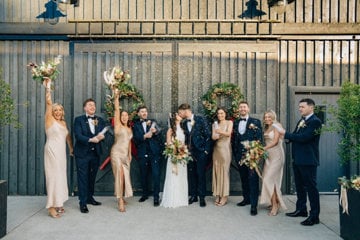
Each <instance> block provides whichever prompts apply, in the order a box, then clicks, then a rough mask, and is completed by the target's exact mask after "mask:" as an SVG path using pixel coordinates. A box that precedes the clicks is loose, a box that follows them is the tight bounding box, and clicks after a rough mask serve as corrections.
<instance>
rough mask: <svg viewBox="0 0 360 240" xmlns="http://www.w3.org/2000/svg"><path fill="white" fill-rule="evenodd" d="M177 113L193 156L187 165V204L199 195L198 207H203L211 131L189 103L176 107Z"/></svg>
mask: <svg viewBox="0 0 360 240" xmlns="http://www.w3.org/2000/svg"><path fill="white" fill-rule="evenodd" d="M178 114H179V116H180V117H181V118H183V119H184V121H182V123H181V124H182V128H183V129H184V133H185V144H186V145H187V147H188V149H189V151H190V153H191V157H192V158H193V161H190V162H189V163H188V166H187V167H188V168H187V169H188V179H189V192H190V198H189V204H192V203H193V202H197V201H198V196H199V198H200V207H205V206H206V202H205V195H206V165H207V163H208V160H209V153H210V147H211V138H210V137H211V132H210V129H209V126H208V124H207V122H206V121H205V119H204V118H203V117H201V116H197V115H194V114H193V113H192V111H191V107H190V105H189V104H187V103H183V104H181V105H180V106H179V108H178Z"/></svg>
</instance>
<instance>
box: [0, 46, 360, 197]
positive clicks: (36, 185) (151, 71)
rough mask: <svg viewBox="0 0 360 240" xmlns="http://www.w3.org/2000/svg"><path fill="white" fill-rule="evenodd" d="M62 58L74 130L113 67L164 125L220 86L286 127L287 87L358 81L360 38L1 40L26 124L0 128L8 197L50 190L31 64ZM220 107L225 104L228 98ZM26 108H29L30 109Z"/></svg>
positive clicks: (58, 88)
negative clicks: (126, 75)
mask: <svg viewBox="0 0 360 240" xmlns="http://www.w3.org/2000/svg"><path fill="white" fill-rule="evenodd" d="M58 54H61V55H63V61H62V63H61V65H60V66H59V70H60V72H61V73H60V75H59V77H58V79H57V80H56V81H55V91H54V93H53V98H54V101H56V102H59V103H62V104H63V105H64V107H65V110H66V120H67V123H68V126H69V128H70V129H72V123H73V118H74V116H76V115H79V114H82V102H83V100H84V99H86V98H87V97H93V98H95V100H96V101H97V103H98V109H99V112H103V110H104V109H103V107H102V106H103V103H104V99H105V95H106V93H107V90H106V87H105V86H104V83H103V80H102V73H103V71H104V70H106V69H108V68H110V67H112V66H114V65H119V66H121V67H123V68H124V69H128V70H130V72H131V75H132V78H131V80H130V82H131V83H133V84H134V85H135V86H136V87H137V88H138V89H139V90H140V91H141V93H142V94H143V95H144V98H145V102H146V104H147V105H148V106H149V110H150V114H151V116H152V117H154V118H156V119H159V120H160V122H161V124H162V125H163V126H166V118H167V113H168V112H170V111H173V110H175V109H176V107H177V106H178V104H179V103H182V102H189V103H190V104H191V105H192V106H193V108H194V112H202V106H201V101H200V98H201V96H202V95H203V94H204V93H205V92H206V91H207V90H208V89H209V87H210V86H211V85H213V84H215V83H219V82H231V83H235V84H238V85H239V87H240V88H241V90H242V93H243V94H244V95H245V97H246V99H248V100H249V102H250V105H251V111H252V112H253V113H255V115H256V116H258V117H261V115H262V113H263V112H264V111H265V110H266V109H268V108H272V109H274V110H275V111H276V112H278V113H279V115H280V116H279V117H280V121H281V122H282V123H283V124H284V125H286V123H287V121H288V117H289V116H288V109H287V108H288V102H289V96H288V87H289V86H314V87H339V86H341V84H342V83H343V82H344V81H347V80H350V81H351V82H354V83H358V84H359V83H360V80H359V79H360V76H359V70H360V69H359V61H360V42H359V40H281V41H259V42H256V41H236V42H234V41H220V40H219V41H217V42H214V41H196V42H195V41H191V42H189V41H181V42H178V41H175V40H174V41H163V42H161V41H157V42H144V41H126V42H121V41H114V42H92V43H88V42H86V43H85V42H84V43H82V42H75V43H74V42H70V43H69V42H63V41H0V66H1V67H2V69H3V71H2V75H1V78H2V79H4V80H5V81H6V82H8V83H9V84H10V86H11V88H12V91H13V97H14V99H15V102H16V103H17V105H16V113H17V114H18V115H19V120H20V122H21V123H22V124H23V128H21V129H20V130H15V129H13V128H8V127H4V128H3V129H1V130H2V133H3V136H4V144H3V145H1V152H0V178H1V179H7V180H8V184H9V193H10V194H29V195H33V194H43V193H44V191H45V187H44V186H45V185H44V169H43V168H44V166H43V146H44V143H45V132H44V124H43V123H44V108H45V102H44V89H43V88H42V87H41V86H40V85H39V84H37V83H35V82H34V81H33V80H32V79H31V76H30V73H29V70H28V69H27V68H26V65H27V64H28V63H29V62H30V61H36V62H38V63H39V62H41V61H42V60H46V59H49V58H53V57H55V56H57V55H58ZM221 101H222V103H223V104H226V100H225V99H222V100H221ZM24 102H29V104H28V106H27V107H25V106H23V105H22V103H24ZM68 163H69V164H70V161H68ZM69 164H68V165H69ZM68 171H70V167H69V166H68ZM68 175H69V176H70V173H69V174H68Z"/></svg>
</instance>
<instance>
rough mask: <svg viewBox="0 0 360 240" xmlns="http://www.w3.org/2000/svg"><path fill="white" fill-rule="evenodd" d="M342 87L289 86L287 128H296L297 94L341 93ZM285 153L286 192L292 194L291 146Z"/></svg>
mask: <svg viewBox="0 0 360 240" xmlns="http://www.w3.org/2000/svg"><path fill="white" fill-rule="evenodd" d="M340 91H341V87H320V86H289V87H288V104H287V108H286V109H287V112H288V114H286V115H287V117H286V118H287V119H286V121H287V124H286V127H287V129H294V128H295V125H296V120H297V119H295V115H294V114H293V112H294V111H295V110H294V109H293V106H295V98H296V95H297V94H309V95H311V94H317V95H319V94H320V95H321V94H324V95H328V94H333V95H340ZM285 155H286V164H285V166H286V167H285V169H286V170H285V188H286V189H285V190H286V193H288V194H291V193H294V192H293V191H291V186H292V185H294V183H293V182H292V179H291V174H292V158H291V148H290V147H286V148H285Z"/></svg>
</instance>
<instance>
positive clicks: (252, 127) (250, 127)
mask: <svg viewBox="0 0 360 240" xmlns="http://www.w3.org/2000/svg"><path fill="white" fill-rule="evenodd" d="M249 129H254V130H255V129H258V127H257V126H256V125H255V124H253V123H250V125H249Z"/></svg>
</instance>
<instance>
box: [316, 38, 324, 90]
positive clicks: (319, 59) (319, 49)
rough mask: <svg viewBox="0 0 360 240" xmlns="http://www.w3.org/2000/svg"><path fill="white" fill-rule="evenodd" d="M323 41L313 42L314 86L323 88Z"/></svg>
mask: <svg viewBox="0 0 360 240" xmlns="http://www.w3.org/2000/svg"><path fill="white" fill-rule="evenodd" d="M324 70H325V62H324V41H315V85H316V86H324V83H325V80H324Z"/></svg>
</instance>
